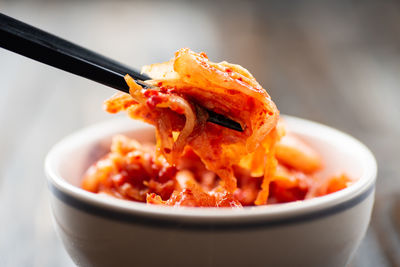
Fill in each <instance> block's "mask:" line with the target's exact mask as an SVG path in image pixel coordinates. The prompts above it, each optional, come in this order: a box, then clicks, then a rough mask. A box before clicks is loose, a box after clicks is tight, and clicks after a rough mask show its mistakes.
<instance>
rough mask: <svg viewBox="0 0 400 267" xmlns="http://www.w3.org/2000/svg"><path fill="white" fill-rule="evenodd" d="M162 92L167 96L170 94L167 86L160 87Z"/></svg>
mask: <svg viewBox="0 0 400 267" xmlns="http://www.w3.org/2000/svg"><path fill="white" fill-rule="evenodd" d="M160 92H161V93H164V94H165V93H167V92H168V89H167V88H166V87H165V86H160Z"/></svg>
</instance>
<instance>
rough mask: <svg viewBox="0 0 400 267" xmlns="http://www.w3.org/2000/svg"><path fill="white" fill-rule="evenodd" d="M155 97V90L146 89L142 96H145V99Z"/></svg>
mask: <svg viewBox="0 0 400 267" xmlns="http://www.w3.org/2000/svg"><path fill="white" fill-rule="evenodd" d="M155 95H158V91H157V90H151V89H147V90H146V91H145V92H144V96H145V97H151V96H155Z"/></svg>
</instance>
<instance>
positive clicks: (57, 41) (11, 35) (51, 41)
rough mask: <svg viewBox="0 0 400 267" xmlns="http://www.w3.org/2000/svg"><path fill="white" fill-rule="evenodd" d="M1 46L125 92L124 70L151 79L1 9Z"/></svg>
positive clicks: (218, 119)
mask: <svg viewBox="0 0 400 267" xmlns="http://www.w3.org/2000/svg"><path fill="white" fill-rule="evenodd" d="M0 47H3V48H5V49H7V50H10V51H13V52H15V53H17V54H20V55H23V56H26V57H29V58H31V59H34V60H37V61H39V62H42V63H44V64H47V65H50V66H53V67H55V68H58V69H62V70H64V71H67V72H70V73H73V74H76V75H78V76H81V77H85V78H87V79H90V80H92V81H95V82H98V83H101V84H104V85H106V86H109V87H112V88H115V89H117V90H120V91H123V92H125V93H129V87H128V85H127V84H126V82H125V79H124V76H125V75H126V74H129V75H130V76H131V77H132V78H134V79H135V81H136V82H137V83H138V84H140V85H142V86H146V84H145V83H143V81H145V80H149V79H150V77H148V76H146V75H143V74H141V73H139V72H137V71H135V70H133V69H131V68H129V67H127V66H125V65H123V64H121V63H119V62H117V61H114V60H112V59H109V58H107V57H104V56H102V55H100V54H98V53H95V52H93V51H90V50H88V49H86V48H83V47H81V46H78V45H76V44H73V43H71V42H69V41H66V40H64V39H61V38H59V37H57V36H54V35H52V34H50V33H47V32H45V31H42V30H40V29H38V28H35V27H33V26H30V25H28V24H26V23H23V22H21V21H18V20H16V19H13V18H11V17H8V16H6V15H4V14H1V13H0ZM207 111H208V114H209V118H208V121H209V122H212V123H215V124H218V125H221V126H223V127H226V128H230V129H232V130H236V131H243V129H242V127H241V125H240V124H239V123H237V122H235V121H233V120H231V119H229V118H226V117H225V116H222V115H220V114H218V113H215V112H213V111H211V110H207Z"/></svg>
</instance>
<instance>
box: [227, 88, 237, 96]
mask: <svg viewBox="0 0 400 267" xmlns="http://www.w3.org/2000/svg"><path fill="white" fill-rule="evenodd" d="M227 92H228V94H230V95H236V94H238V93H239V92H238V91H236V90H232V89H228V91H227Z"/></svg>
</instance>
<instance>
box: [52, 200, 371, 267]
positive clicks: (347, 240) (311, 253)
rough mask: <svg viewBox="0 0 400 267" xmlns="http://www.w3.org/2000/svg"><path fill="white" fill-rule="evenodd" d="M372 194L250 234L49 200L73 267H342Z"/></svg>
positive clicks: (360, 231)
mask: <svg viewBox="0 0 400 267" xmlns="http://www.w3.org/2000/svg"><path fill="white" fill-rule="evenodd" d="M373 199H374V194H370V195H369V196H368V197H367V198H366V199H364V200H363V201H362V202H360V203H358V204H357V205H355V206H353V207H351V208H349V209H347V210H345V211H342V212H339V213H336V214H331V215H328V216H326V217H323V218H319V219H313V220H310V221H306V222H302V223H296V224H289V225H284V226H273V227H271V226H266V227H265V228H263V227H257V228H256V229H251V228H250V229H249V228H246V229H237V230H233V231H212V230H202V231H199V230H188V229H180V228H179V226H177V227H176V229H170V228H164V227H162V225H161V226H160V227H157V226H148V225H143V224H135V223H129V222H121V221H116V220H113V219H112V218H109V219H107V218H102V217H98V216H95V215H91V214H89V213H86V212H83V211H81V210H78V209H76V208H74V207H72V206H69V205H68V204H65V203H64V202H62V201H61V200H59V199H58V198H57V197H55V196H54V195H52V196H51V202H52V209H53V216H54V219H55V225H56V229H57V232H58V233H59V235H60V236H61V238H62V240H63V242H64V245H65V247H66V249H67V251H68V253H69V254H70V255H71V257H72V259H73V260H74V262H75V263H76V264H77V265H78V266H96V267H102V266H121V267H122V266H308V267H310V266H328V267H329V266H332V267H342V266H345V265H346V263H347V261H348V260H349V259H350V257H351V255H352V254H353V253H354V251H355V250H356V248H357V247H358V245H359V244H360V242H361V239H362V237H363V236H364V234H365V232H366V229H367V227H368V223H369V220H370V216H371V211H372V204H373Z"/></svg>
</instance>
